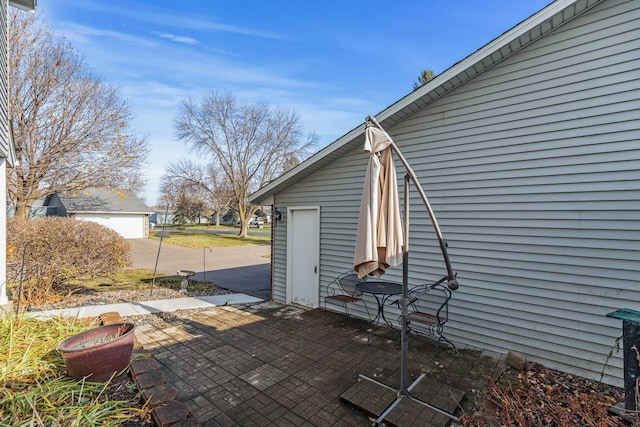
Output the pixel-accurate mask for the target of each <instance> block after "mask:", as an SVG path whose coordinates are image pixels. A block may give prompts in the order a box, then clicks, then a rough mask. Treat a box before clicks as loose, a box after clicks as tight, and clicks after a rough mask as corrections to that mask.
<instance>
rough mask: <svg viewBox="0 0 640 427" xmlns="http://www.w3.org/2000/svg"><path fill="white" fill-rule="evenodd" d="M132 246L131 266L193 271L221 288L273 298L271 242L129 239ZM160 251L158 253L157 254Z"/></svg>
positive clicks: (201, 279) (174, 271)
mask: <svg viewBox="0 0 640 427" xmlns="http://www.w3.org/2000/svg"><path fill="white" fill-rule="evenodd" d="M128 241H129V242H130V243H131V248H132V267H133V268H141V269H148V270H153V269H154V268H155V265H156V260H157V272H159V273H163V274H171V275H175V274H176V273H177V272H178V270H191V271H195V272H196V274H194V275H193V276H192V279H193V280H198V281H203V282H211V283H215V284H216V285H218V286H220V287H221V288H225V289H229V290H231V291H234V292H240V293H244V294H247V295H251V296H255V297H258V298H262V299H264V300H267V301H268V300H270V299H271V298H270V297H271V288H270V281H271V278H270V275H271V273H270V272H271V268H270V267H271V264H270V260H271V259H270V254H271V246H269V245H260V246H258V245H247V246H234V247H228V248H201V249H193V248H184V247H182V246H176V245H172V244H171V243H169V242H168V241H167V240H163V242H162V245H160V242H159V241H157V240H153V239H128ZM158 250H159V255H158Z"/></svg>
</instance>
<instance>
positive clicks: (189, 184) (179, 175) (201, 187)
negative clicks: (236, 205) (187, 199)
mask: <svg viewBox="0 0 640 427" xmlns="http://www.w3.org/2000/svg"><path fill="white" fill-rule="evenodd" d="M161 187H162V190H161V191H162V193H161V194H162V196H161V197H162V198H163V200H164V202H165V204H166V203H167V202H169V204H173V203H175V201H176V200H177V197H178V196H179V194H180V192H181V191H187V192H188V193H189V195H190V196H192V197H196V198H200V199H201V200H202V201H204V202H205V205H206V206H207V207H208V208H209V212H208V214H209V215H214V214H215V217H216V224H215V225H220V218H222V217H223V216H224V215H225V214H226V213H227V211H228V209H229V205H230V203H231V199H232V195H231V186H230V184H229V181H228V180H227V179H226V176H225V174H224V172H223V171H222V170H221V169H220V168H216V167H215V165H214V164H210V165H202V164H198V163H195V162H192V161H190V160H187V159H183V160H179V161H177V162H173V163H170V164H169V165H167V166H166V167H165V173H164V175H163V177H162V184H161Z"/></svg>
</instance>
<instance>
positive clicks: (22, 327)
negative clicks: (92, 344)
mask: <svg viewBox="0 0 640 427" xmlns="http://www.w3.org/2000/svg"><path fill="white" fill-rule="evenodd" d="M92 326H94V325H92V324H91V323H87V322H85V321H81V320H78V319H66V318H55V319H52V320H50V321H47V322H43V321H40V320H37V319H33V318H29V317H25V316H23V315H13V314H6V313H5V314H0V367H1V368H0V369H1V370H0V425H2V426H78V427H80V426H86V425H100V426H119V425H122V424H125V423H126V424H129V425H146V424H144V423H145V422H146V420H147V419H148V413H147V411H146V410H145V409H144V407H143V405H141V404H140V401H139V397H138V396H137V390H136V389H135V386H133V384H132V383H131V382H130V381H129V380H128V378H127V377H126V375H123V376H121V378H118V379H117V380H113V381H109V382H107V383H92V382H88V381H75V380H74V379H72V378H70V377H68V376H67V375H66V371H65V366H64V362H63V360H62V357H61V356H60V355H59V354H58V352H57V351H56V349H57V346H58V344H59V343H60V342H61V341H62V340H63V339H65V338H68V337H70V336H72V335H74V334H76V333H79V332H82V331H84V330H87V329H89V328H91V327H92Z"/></svg>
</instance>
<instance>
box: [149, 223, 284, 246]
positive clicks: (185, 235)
mask: <svg viewBox="0 0 640 427" xmlns="http://www.w3.org/2000/svg"><path fill="white" fill-rule="evenodd" d="M196 227H197V226H196ZM196 227H193V226H190V227H183V226H180V227H171V228H178V229H179V230H180V231H175V232H173V231H168V233H169V236H170V237H168V238H166V239H165V241H166V242H167V243H171V244H172V245H177V246H184V247H187V248H204V247H210V248H224V247H229V246H244V245H268V244H270V243H271V233H268V235H267V236H257V235H252V233H251V230H250V231H249V236H248V237H246V238H240V237H238V236H236V235H235V234H223V233H220V234H217V233H216V232H215V230H216V227H209V228H206V227H202V226H200V228H196ZM229 228H232V227H224V228H223V227H220V228H218V229H220V230H223V229H226V230H228V229H229ZM200 229H206V230H207V231H208V232H207V233H203V232H199V230H200ZM212 230H213V232H211V231H212ZM236 230H238V229H236ZM252 230H257V229H252ZM258 230H260V231H262V232H264V231H267V232H268V231H270V228H263V229H258ZM160 231H161V228H160V227H156V229H155V230H153V231H152V232H150V233H149V237H150V238H151V239H155V240H160V238H159V237H157V234H158V233H159V232H160Z"/></svg>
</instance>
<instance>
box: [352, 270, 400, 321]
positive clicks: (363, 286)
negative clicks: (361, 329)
mask: <svg viewBox="0 0 640 427" xmlns="http://www.w3.org/2000/svg"><path fill="white" fill-rule="evenodd" d="M356 289H357V290H358V291H360V292H362V293H364V294H371V295H373V296H374V297H375V299H376V303H377V304H378V312H377V313H376V317H375V318H374V319H373V320H372V321H371V322H372V323H376V324H377V323H378V320H380V318H382V320H384V323H386V324H387V325H388V326H389V327H390V328H393V326H392V325H391V323H389V321H387V318H386V317H385V316H384V303H385V302H386V301H387V300H388V299H389V297H391V296H393V295H400V294H401V293H402V285H401V284H400V283H394V282H386V281H383V280H367V281H366V282H361V283H358V284H357V285H356Z"/></svg>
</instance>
